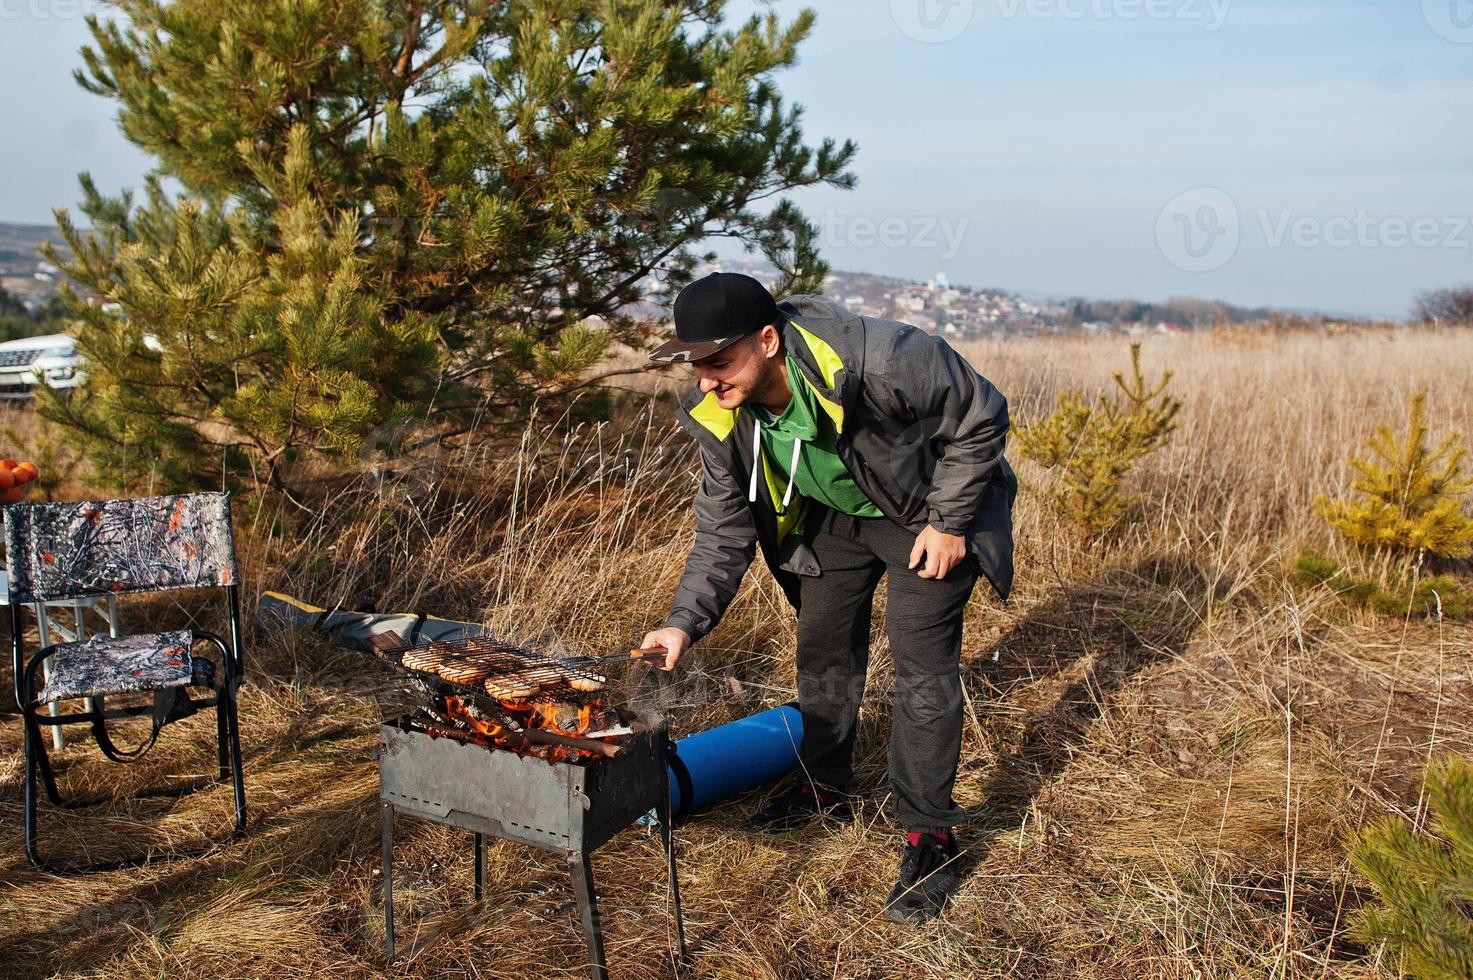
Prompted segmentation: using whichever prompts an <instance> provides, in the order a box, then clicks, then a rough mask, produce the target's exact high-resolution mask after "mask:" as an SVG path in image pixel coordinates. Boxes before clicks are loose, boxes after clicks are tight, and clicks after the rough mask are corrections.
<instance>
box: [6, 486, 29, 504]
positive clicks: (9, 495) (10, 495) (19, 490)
mask: <svg viewBox="0 0 1473 980" xmlns="http://www.w3.org/2000/svg"><path fill="white" fill-rule="evenodd" d="M25 495H26V488H25V487H23V486H22V487H11V488H10V489H9V490H4V491H0V503H6V504H13V503H15V502H16V501H18V500H20V499H22V498H23V497H25Z"/></svg>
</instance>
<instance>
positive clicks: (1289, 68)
mask: <svg viewBox="0 0 1473 980" xmlns="http://www.w3.org/2000/svg"><path fill="white" fill-rule="evenodd" d="M799 6H800V5H799V4H795V3H788V2H785V0H784V2H778V3H771V4H767V3H757V2H753V0H741V2H734V3H732V5H731V8H730V9H731V12H732V14H733V15H734V16H741V15H743V14H744V13H745V12H747V11H750V10H752V9H754V8H756V9H766V8H771V9H773V10H776V11H777V12H778V13H779V14H780V15H784V16H791V15H792V13H793V12H794V11H796V10H797V9H798V8H799ZM807 6H810V7H812V8H814V9H815V10H816V11H817V13H818V25H817V27H816V29H815V31H814V33H813V35H812V37H811V38H810V39H809V41H808V42H807V43H806V45H805V46H804V48H803V49H802V63H801V64H800V65H799V66H797V67H796V68H794V69H792V70H790V71H787V72H784V73H782V74H781V75H780V76H779V83H780V86H781V88H782V89H783V91H784V93H785V94H786V96H787V97H788V98H789V99H790V100H791V101H795V102H798V103H801V104H803V105H804V106H805V107H806V117H805V129H806V131H807V133H808V135H809V137H810V141H816V140H817V139H818V138H820V137H822V136H829V135H831V136H838V137H849V138H852V139H854V140H855V141H856V142H858V143H859V145H860V150H859V155H858V157H857V160H856V165H855V168H854V169H855V172H856V173H857V175H858V177H859V185H858V188H857V189H856V190H854V191H852V192H847V193H845V192H838V191H831V190H826V189H818V190H810V191H804V192H801V193H800V194H799V195H798V196H797V197H798V201H799V203H800V204H801V205H802V206H803V208H804V210H805V211H806V212H807V213H808V214H809V215H810V217H812V218H813V219H814V220H816V221H818V222H819V224H820V225H821V227H822V228H823V232H824V235H823V240H824V242H825V247H824V251H825V255H826V257H827V258H828V259H829V261H830V262H831V264H833V265H834V266H835V267H838V268H845V269H860V270H866V271H872V272H879V273H888V274H894V275H903V276H912V277H916V278H925V277H927V276H929V275H931V274H932V273H934V272H936V271H937V270H938V269H944V270H945V271H946V272H947V273H948V275H949V276H950V277H951V279H952V280H953V281H956V282H964V283H969V284H972V285H978V286H982V285H986V286H999V287H1002V288H1006V289H1014V290H1022V291H1027V292H1034V293H1046V294H1054V295H1075V294H1078V295H1088V296H1094V297H1121V296H1134V297H1138V298H1142V299H1160V298H1164V297H1166V296H1169V295H1198V296H1206V297H1209V298H1219V299H1226V300H1230V301H1232V302H1236V303H1240V304H1245V305H1257V304H1274V305H1281V306H1293V307H1313V308H1321V309H1330V310H1343V311H1348V312H1353V313H1360V314H1379V315H1390V316H1402V315H1404V314H1405V313H1406V311H1407V309H1408V307H1409V305H1410V303H1411V300H1412V297H1413V295H1414V294H1415V293H1416V292H1417V291H1418V290H1420V289H1424V288H1430V287H1438V286H1444V285H1450V284H1453V283H1458V282H1469V281H1473V127H1470V126H1469V125H1468V120H1469V119H1473V0H1379V2H1375V0H893V2H892V0H849V2H839V0H817V2H810V3H808V4H807ZM78 7H79V0H0V88H3V90H4V91H6V92H7V93H10V97H9V98H7V99H6V100H5V106H4V108H3V109H0V118H3V121H4V123H5V131H6V133H7V139H6V141H5V142H6V150H5V153H4V156H3V158H0V159H3V160H4V164H3V167H4V170H3V174H4V178H5V179H4V180H3V181H0V220H12V221H37V222H40V221H48V220H49V219H50V208H51V206H52V205H56V204H62V205H65V204H70V203H72V202H73V201H74V200H75V198H76V182H75V174H76V172H77V171H79V170H83V169H90V170H91V171H92V172H93V174H94V175H95V176H96V178H97V180H98V182H99V184H100V186H102V187H103V188H105V189H116V188H119V187H124V186H136V185H137V184H138V182H139V180H140V178H141V176H142V175H143V173H144V172H145V171H146V169H147V166H148V162H147V160H146V158H144V157H143V156H142V154H140V153H139V152H138V151H137V150H136V149H134V148H133V147H131V146H130V145H128V144H127V143H126V142H125V141H124V140H122V138H121V137H120V136H119V135H118V134H117V132H116V129H115V127H114V126H113V125H112V122H111V120H112V115H113V107H112V106H111V105H110V104H109V103H107V102H105V101H103V100H101V99H98V98H96V97H94V96H91V95H88V94H86V93H85V92H82V91H81V90H80V89H78V88H77V87H76V86H75V84H74V83H73V82H72V81H71V79H70V72H71V69H72V68H73V67H74V66H75V65H76V64H77V63H78V58H77V55H76V49H77V48H78V47H79V46H80V45H81V44H82V43H84V42H85V40H86V30H85V25H84V24H83V23H82V20H81V18H80V16H79V15H78Z"/></svg>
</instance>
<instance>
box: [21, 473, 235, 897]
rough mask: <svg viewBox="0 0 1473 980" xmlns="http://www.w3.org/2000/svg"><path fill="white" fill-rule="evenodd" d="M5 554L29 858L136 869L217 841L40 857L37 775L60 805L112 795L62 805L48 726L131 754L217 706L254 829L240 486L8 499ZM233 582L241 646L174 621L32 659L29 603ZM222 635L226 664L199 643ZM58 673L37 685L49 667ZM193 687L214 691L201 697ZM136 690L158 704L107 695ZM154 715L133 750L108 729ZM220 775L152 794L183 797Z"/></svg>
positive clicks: (226, 758) (118, 754)
mask: <svg viewBox="0 0 1473 980" xmlns="http://www.w3.org/2000/svg"><path fill="white" fill-rule="evenodd" d="M5 545H6V560H7V565H8V568H9V575H10V597H9V598H10V624H11V653H12V657H13V661H14V666H15V698H16V702H17V704H18V705H19V706H20V709H21V713H22V715H23V716H24V724H25V820H26V856H27V857H28V858H29V859H30V861H31V863H32V864H33V865H35V866H36V867H38V868H42V869H45V870H49V871H56V872H60V871H81V872H86V871H101V870H110V869H113V868H120V867H130V866H134V865H138V864H142V863H144V862H147V861H151V860H155V859H158V858H160V857H171V858H172V857H187V856H191V855H197V854H201V853H203V852H204V851H205V850H206V848H196V849H193V850H187V851H173V852H169V853H168V854H166V855H160V854H152V853H148V854H143V855H140V856H137V857H133V858H128V859H124V860H119V861H108V862H102V863H94V864H86V865H76V866H69V867H58V866H55V865H52V864H49V863H47V862H46V861H43V860H42V859H41V856H40V854H39V852H38V849H37V844H36V840H37V830H36V802H37V800H36V778H37V775H38V774H39V776H40V778H41V782H42V784H43V785H44V786H45V788H46V795H47V796H48V797H49V798H50V800H51V802H52V803H53V804H54V805H56V806H64V807H68V808H77V807H82V806H89V805H93V804H96V803H101V802H106V800H105V799H87V800H73V801H69V802H65V803H64V802H63V801H62V799H61V795H60V793H59V792H58V791H57V787H56V777H55V774H54V773H53V771H52V768H51V762H50V759H49V758H48V756H47V753H46V745H45V741H44V740H43V738H42V737H41V729H42V726H48V727H49V726H52V725H68V724H90V725H91V726H92V735H93V738H95V739H96V741H97V746H98V748H99V749H101V750H102V753H103V755H105V756H106V757H107V758H109V759H111V760H112V761H114V762H129V761H132V760H134V759H137V758H139V757H140V756H142V755H143V754H144V753H145V752H146V751H147V750H148V749H149V748H151V747H152V745H153V743H154V741H155V739H157V737H158V734H159V730H160V729H161V728H163V727H164V726H166V725H169V724H171V723H173V722H175V721H179V720H181V719H183V718H186V717H189V716H190V715H192V714H195V713H196V712H198V711H199V710H201V709H203V708H214V709H215V714H216V738H217V755H218V760H219V781H220V782H224V781H225V780H226V779H230V780H231V781H232V783H233V785H234V789H235V830H234V832H233V834H232V836H239V835H241V834H242V833H243V832H244V830H245V820H246V809H245V781H244V777H243V775H242V773H241V761H240V726H239V721H238V719H237V717H236V709H235V692H236V688H237V686H238V684H239V682H240V679H241V677H242V676H243V669H244V668H243V663H242V659H241V640H240V636H241V619H240V596H239V577H238V575H237V572H236V565H235V540H234V533H233V530H232V528H231V523H230V495H229V494H225V493H196V494H189V495H184V496H170V497H141V498H137V499H132V500H92V501H80V502H75V503H53V504H11V505H9V506H7V507H6V508H5ZM196 588H222V589H224V591H225V595H226V599H227V603H228V606H229V617H230V644H229V645H228V646H227V645H226V643H225V641H224V640H222V639H221V638H220V637H218V636H216V635H215V634H213V633H207V632H204V631H203V630H187V629H186V630H172V631H168V632H159V633H135V634H131V635H124V636H102V635H97V636H93V637H91V638H89V639H86V640H81V641H77V642H69V643H53V644H51V645H50V646H47V647H45V648H43V649H41V650H40V651H39V652H37V653H36V655H35V656H34V657H32V658H31V659H30V660H29V661H26V659H25V656H24V653H23V651H22V635H23V632H24V623H23V622H22V618H21V610H22V609H24V608H25V606H26V605H28V604H34V603H45V602H52V601H55V600H59V599H74V598H86V597H91V596H116V595H120V594H128V593H147V592H162V591H166V590H171V589H196ZM199 642H204V643H209V644H212V645H213V646H214V647H215V649H216V650H218V652H219V655H220V656H219V665H218V669H217V666H216V664H215V663H214V662H213V661H212V660H209V659H206V658H205V657H200V656H196V655H195V653H194V647H195V644H196V643H199ZM48 663H49V667H48V671H47V674H48V676H47V677H46V679H45V682H44V685H43V686H42V687H41V689H40V691H39V692H38V691H37V690H36V687H37V678H38V674H39V673H40V668H41V665H42V664H48ZM190 686H196V687H206V688H210V689H211V690H212V691H213V695H212V696H211V697H207V698H201V699H194V698H191V697H190V696H189V694H188V692H187V688H188V687H190ZM128 692H152V693H153V703H152V705H142V706H139V705H130V706H124V707H112V708H109V707H108V706H107V704H106V699H107V698H109V697H115V696H118V695H122V694H125V693H128ZM73 699H85V701H86V710H84V711H74V712H71V713H64V714H42V713H41V709H42V708H43V707H46V706H48V705H51V704H53V703H55V702H57V701H69V700H73ZM143 715H150V716H151V718H152V730H151V732H150V733H149V735H148V737H147V738H146V739H145V740H144V741H143V742H142V743H141V744H140V745H138V746H137V747H135V748H133V749H131V750H123V749H120V748H118V746H117V745H116V744H115V743H114V742H113V740H112V738H111V737H110V736H109V734H108V728H107V723H108V721H109V720H112V719H119V718H128V717H135V718H136V717H140V716H143ZM208 785H216V784H215V783H214V782H213V781H211V782H207V783H203V784H199V783H196V784H191V785H186V786H183V787H179V788H175V789H167V790H158V791H153V792H150V793H145V794H142V795H146V796H181V795H184V794H185V793H188V792H193V791H194V790H196V789H202V788H204V786H208Z"/></svg>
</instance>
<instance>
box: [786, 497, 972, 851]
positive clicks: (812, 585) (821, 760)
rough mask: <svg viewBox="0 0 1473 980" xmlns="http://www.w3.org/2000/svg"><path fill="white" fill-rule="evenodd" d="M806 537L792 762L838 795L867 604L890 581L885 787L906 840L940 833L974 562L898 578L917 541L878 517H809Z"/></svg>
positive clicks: (858, 691)
mask: <svg viewBox="0 0 1473 980" xmlns="http://www.w3.org/2000/svg"><path fill="white" fill-rule="evenodd" d="M805 536H806V537H807V539H808V540H809V542H810V544H811V545H812V547H813V550H814V553H815V554H816V555H817V557H818V563H819V566H820V567H821V568H822V569H823V574H821V575H819V576H817V577H814V578H804V579H803V580H802V590H803V591H802V604H803V605H802V612H801V613H800V614H799V616H798V702H799V704H800V706H801V709H802V713H803V746H802V750H801V757H802V761H803V764H804V766H805V768H806V770H807V774H808V776H809V777H810V778H812V779H813V780H815V781H816V782H819V783H822V784H826V785H829V786H833V787H836V788H843V787H845V786H847V785H848V784H849V783H850V782H851V781H852V779H853V778H854V770H853V766H852V756H853V752H854V733H855V727H856V724H857V722H858V717H859V702H860V698H861V696H862V695H863V694H864V685H865V672H866V669H867V668H868V666H869V636H870V605H871V602H872V600H873V598H874V594H875V588H876V587H877V586H878V585H879V583H880V579H881V577H883V576H884V575H885V573H886V572H887V571H888V572H889V584H888V586H887V593H886V606H885V622H886V627H887V632H888V633H889V637H890V651H891V655H892V656H893V658H894V660H895V715H894V720H893V723H892V726H891V730H890V783H891V787H892V789H893V791H894V796H895V817H896V819H897V820H898V821H899V822H900V823H901V825H903V826H904V827H905V829H906V830H907V831H910V832H917V831H919V832H925V831H939V830H947V829H949V828H950V827H951V826H952V825H954V824H956V823H957V822H959V821H960V819H961V818H962V816H963V814H962V811H961V810H960V809H958V808H957V806H956V803H955V802H954V801H953V800H952V798H951V791H952V787H953V786H954V785H955V783H956V767H957V761H958V758H959V756H960V753H961V733H962V690H961V676H960V668H959V664H960V661H961V647H962V612H963V610H964V609H965V608H966V605H967V599H968V598H969V597H970V596H971V594H972V587H973V586H974V585H975V584H976V582H977V576H978V565H977V561H976V559H975V558H974V557H972V556H970V555H969V556H968V557H967V558H965V559H963V560H962V562H961V563H960V564H958V565H957V567H956V568H953V569H952V570H951V572H950V573H949V574H948V575H947V576H946V577H945V578H943V579H923V578H921V577H920V576H919V575H917V574H916V570H912V569H910V568H907V567H906V566H907V565H908V564H909V561H910V550H911V548H912V547H913V546H914V545H915V535H914V534H913V533H911V532H910V531H907V530H905V529H904V528H901V527H899V526H897V525H896V524H894V523H892V522H891V521H889V520H888V519H886V518H874V519H869V518H862V517H851V516H849V515H847V514H840V513H837V512H835V511H832V510H829V509H828V508H815V509H814V512H813V513H811V514H810V515H809V518H808V526H807V529H806V531H805Z"/></svg>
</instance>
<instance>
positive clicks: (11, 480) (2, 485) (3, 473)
mask: <svg viewBox="0 0 1473 980" xmlns="http://www.w3.org/2000/svg"><path fill="white" fill-rule="evenodd" d="M13 486H15V474H14V473H13V472H12V471H10V470H0V490H9V489H10V488H11V487H13Z"/></svg>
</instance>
